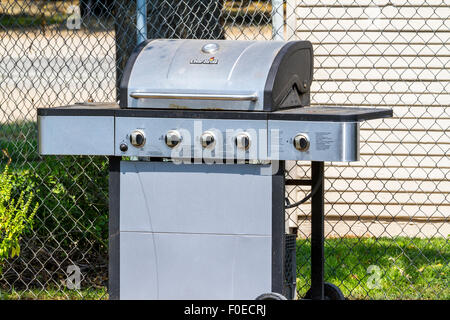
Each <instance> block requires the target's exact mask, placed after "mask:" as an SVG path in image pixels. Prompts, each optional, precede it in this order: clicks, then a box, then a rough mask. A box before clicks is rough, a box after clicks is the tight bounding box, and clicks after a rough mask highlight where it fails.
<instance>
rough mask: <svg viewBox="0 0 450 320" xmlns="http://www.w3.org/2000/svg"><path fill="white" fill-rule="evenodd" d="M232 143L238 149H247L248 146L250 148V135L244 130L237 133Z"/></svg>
mask: <svg viewBox="0 0 450 320" xmlns="http://www.w3.org/2000/svg"><path fill="white" fill-rule="evenodd" d="M234 143H235V144H236V147H237V148H238V149H241V150H248V148H250V136H249V135H248V133H246V132H243V133H239V134H238V135H237V136H236V138H235V140H234Z"/></svg>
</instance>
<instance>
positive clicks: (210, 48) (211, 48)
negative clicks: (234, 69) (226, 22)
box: [202, 43, 220, 54]
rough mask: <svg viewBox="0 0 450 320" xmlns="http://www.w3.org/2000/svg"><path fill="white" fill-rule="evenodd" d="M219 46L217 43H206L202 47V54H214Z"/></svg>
mask: <svg viewBox="0 0 450 320" xmlns="http://www.w3.org/2000/svg"><path fill="white" fill-rule="evenodd" d="M219 47H220V46H219V45H218V44H217V43H208V44H205V45H204V46H203V47H202V51H203V52H204V53H210V54H211V53H216V52H217V51H218V50H219Z"/></svg>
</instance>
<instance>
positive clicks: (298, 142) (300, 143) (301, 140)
mask: <svg viewBox="0 0 450 320" xmlns="http://www.w3.org/2000/svg"><path fill="white" fill-rule="evenodd" d="M294 147H295V149H297V150H298V151H307V150H308V149H309V138H308V135H306V134H304V133H299V134H298V135H296V136H295V138H294Z"/></svg>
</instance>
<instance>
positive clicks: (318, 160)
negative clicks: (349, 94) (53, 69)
mask: <svg viewBox="0 0 450 320" xmlns="http://www.w3.org/2000/svg"><path fill="white" fill-rule="evenodd" d="M312 78H313V50H312V46H311V44H310V43H309V42H307V41H293V42H282V41H231V40H221V41H219V40H217V41H212V40H148V41H146V42H144V43H142V44H141V45H140V46H138V47H137V48H136V50H135V51H134V52H133V53H132V55H131V56H130V58H129V61H128V63H127V66H126V68H125V70H124V75H123V79H122V82H121V86H120V104H119V105H117V104H114V103H113V104H111V103H80V104H75V105H71V106H64V107H58V108H43V109H38V125H39V150H40V153H41V154H44V155H52V154H56V155H106V156H109V157H110V158H109V160H110V173H109V183H110V185H109V188H110V190H109V195H110V200H109V201H110V208H109V215H110V216H109V219H110V222H109V223H110V231H109V232H110V238H109V241H110V245H109V250H110V255H109V293H110V298H112V299H119V298H120V299H254V298H256V297H258V296H260V297H278V298H279V297H280V295H282V296H284V297H287V298H294V297H295V279H296V275H295V236H292V235H286V234H285V229H286V228H285V209H286V208H291V207H294V206H297V205H300V204H301V203H304V202H306V201H307V200H309V199H311V208H312V257H311V258H312V283H311V290H310V292H309V293H308V297H310V298H314V299H321V298H324V297H325V296H327V295H328V296H330V295H332V294H331V293H330V292H331V291H333V290H335V291H336V290H338V289H337V288H335V287H334V286H332V285H331V284H327V283H324V281H323V264H324V257H323V237H324V234H323V233H324V231H323V215H324V176H323V173H324V161H346V162H347V161H357V160H358V159H359V123H360V122H362V121H366V120H371V119H377V118H383V117H390V116H392V111H391V110H388V109H379V108H344V107H321V106H313V107H311V106H309V104H310V87H311V83H312ZM123 157H127V158H123ZM125 159H127V160H125ZM286 160H303V161H311V162H312V176H311V179H308V180H290V181H285V173H284V161H286ZM286 184H295V185H310V186H311V193H310V195H309V196H308V197H306V198H305V199H303V200H301V201H299V202H297V203H293V204H289V203H286V202H285V185H286ZM330 290H331V291H330ZM335 293H336V292H335ZM338 293H339V292H338ZM262 294H268V295H266V296H264V295H263V296H261V295H262ZM336 296H339V295H336V294H334V297H336Z"/></svg>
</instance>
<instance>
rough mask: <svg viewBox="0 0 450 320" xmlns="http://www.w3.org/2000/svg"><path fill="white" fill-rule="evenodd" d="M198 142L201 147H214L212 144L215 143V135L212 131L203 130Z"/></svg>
mask: <svg viewBox="0 0 450 320" xmlns="http://www.w3.org/2000/svg"><path fill="white" fill-rule="evenodd" d="M200 143H201V145H202V147H203V148H214V145H215V144H216V137H215V136H214V133H213V132H211V131H205V132H203V134H202V135H201V136H200Z"/></svg>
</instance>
